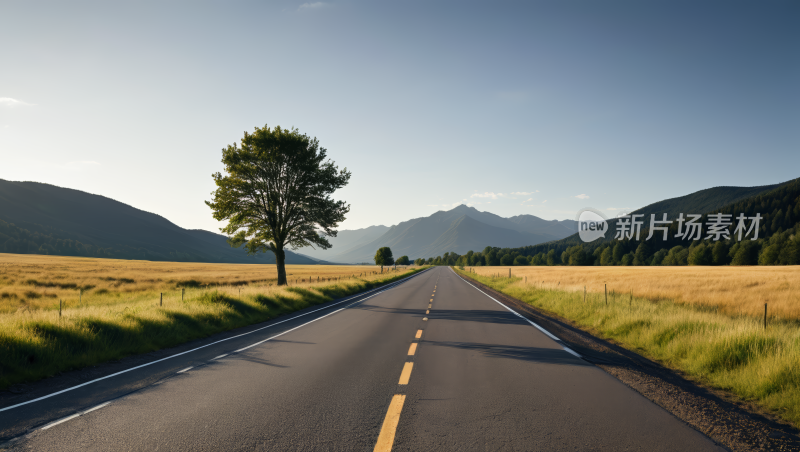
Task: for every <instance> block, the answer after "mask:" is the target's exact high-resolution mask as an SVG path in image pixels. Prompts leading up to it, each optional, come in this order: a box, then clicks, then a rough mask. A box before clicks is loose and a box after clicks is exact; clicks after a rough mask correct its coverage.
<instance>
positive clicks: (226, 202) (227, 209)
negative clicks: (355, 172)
mask: <svg viewBox="0 0 800 452" xmlns="http://www.w3.org/2000/svg"><path fill="white" fill-rule="evenodd" d="M326 157H327V150H326V149H325V148H321V147H320V146H319V141H318V140H317V139H316V138H309V136H308V135H305V134H301V133H300V132H299V131H298V130H297V129H291V130H290V129H282V128H281V127H280V126H277V127H275V128H273V129H270V128H269V127H268V126H266V125H265V126H264V127H261V128H258V127H257V128H256V129H255V131H254V132H253V133H247V132H245V133H244V138H242V140H241V145H238V144H237V143H234V144H232V145H229V146H227V147H226V148H224V149H223V150H222V163H223V164H224V165H225V173H226V174H224V175H223V174H221V173H215V174H214V175H213V177H214V182H215V183H216V185H217V189H216V190H215V191H214V192H212V200H211V201H206V204H207V205H208V206H209V207H211V209H212V210H213V212H214V218H215V219H216V220H219V221H227V222H228V225H227V226H225V227H224V228H221V229H220V230H221V231H222V232H224V233H226V234H228V235H229V236H230V239H229V243H230V244H231V245H232V246H235V247H239V246H242V245H244V247H245V249H246V250H247V252H248V253H250V254H255V253H257V252H266V251H267V250H269V251H272V252H273V253H275V258H276V261H277V267H278V285H284V284H286V267H285V258H286V256H285V252H284V247H286V246H289V247H290V248H292V249H296V248H300V247H304V246H312V245H316V246H319V247H320V248H322V249H328V248H330V247H331V244H330V242H328V240H327V238H326V236H331V237H336V228H337V227H338V225H339V223H340V222H341V221H343V220H344V219H345V214H347V212H349V211H350V206H349V205H348V204H346V203H345V202H344V201H335V200H333V199H331V197H330V195H331V194H332V193H333V192H334V191H336V190H337V189H339V188H342V187H344V186H345V185H347V183H348V181H349V180H350V172H348V171H347V168H345V169H342V170H339V168H338V167H337V166H336V165H335V164H334V162H332V161H330V160H326ZM318 231H321V232H322V234H320V233H319V232H318Z"/></svg>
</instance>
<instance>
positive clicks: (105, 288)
mask: <svg viewBox="0 0 800 452" xmlns="http://www.w3.org/2000/svg"><path fill="white" fill-rule="evenodd" d="M286 269H287V274H288V279H289V287H285V286H284V287H278V286H276V285H275V283H276V280H277V272H276V268H275V265H239V264H198V263H175V262H149V261H128V260H113V259H91V258H74V257H56V256H36V255H14V254H0V389H4V388H7V387H8V386H10V385H12V384H15V383H21V382H26V381H33V380H36V379H40V378H43V377H46V376H49V375H54V374H56V373H58V372H61V371H65V370H69V369H74V368H80V367H84V366H89V365H93V364H97V363H99V362H103V361H107V360H112V359H119V358H121V357H123V356H126V355H130V354H135V353H145V352H149V351H153V350H157V349H160V348H164V347H170V346H174V345H177V344H180V343H183V342H186V341H189V340H193V339H197V338H201V337H205V336H208V335H211V334H214V333H217V332H221V331H226V330H229V329H233V328H237V327H241V326H245V325H249V324H253V323H257V322H262V321H265V320H269V319H272V318H275V317H278V316H280V315H284V314H287V313H290V312H294V311H296V310H299V309H303V308H306V307H309V306H312V305H315V304H319V303H324V302H326V301H330V300H332V299H335V298H339V297H343V296H346V295H349V294H353V293H356V292H359V291H362V290H366V289H370V288H373V287H377V286H379V285H382V284H385V283H387V282H390V281H393V280H396V279H399V278H401V277H402V276H404V275H407V274H409V272H413V271H417V270H419V269H418V268H415V269H398V270H397V271H394V270H389V269H384V273H383V274H381V273H380V269H379V267H374V266H344V265H343V266H323V265H302V266H301V265H288V266H287V267H286ZM162 294H163V305H162V301H161V300H162ZM59 306H61V311H59Z"/></svg>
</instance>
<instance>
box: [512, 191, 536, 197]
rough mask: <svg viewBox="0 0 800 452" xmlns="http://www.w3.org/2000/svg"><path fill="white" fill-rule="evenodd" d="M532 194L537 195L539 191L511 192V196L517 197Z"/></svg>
mask: <svg viewBox="0 0 800 452" xmlns="http://www.w3.org/2000/svg"><path fill="white" fill-rule="evenodd" d="M534 193H539V190H536V191H515V192H513V193H511V194H512V195H519V196H529V195H532V194H534Z"/></svg>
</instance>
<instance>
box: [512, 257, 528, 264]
mask: <svg viewBox="0 0 800 452" xmlns="http://www.w3.org/2000/svg"><path fill="white" fill-rule="evenodd" d="M514 265H528V258H526V257H525V256H517V257H515V258H514Z"/></svg>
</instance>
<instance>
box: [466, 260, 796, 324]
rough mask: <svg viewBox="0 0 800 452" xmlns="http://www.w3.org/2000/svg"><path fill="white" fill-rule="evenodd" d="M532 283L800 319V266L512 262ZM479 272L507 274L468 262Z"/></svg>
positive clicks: (516, 271) (731, 312) (518, 274)
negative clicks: (537, 264)
mask: <svg viewBox="0 0 800 452" xmlns="http://www.w3.org/2000/svg"><path fill="white" fill-rule="evenodd" d="M510 269H511V274H512V276H515V277H520V278H522V279H523V281H525V278H527V283H528V285H530V286H533V287H540V288H551V289H556V288H558V289H561V290H567V291H579V292H581V293H582V292H583V288H584V286H586V290H587V291H588V292H590V293H600V292H603V291H604V286H603V284H604V283H607V284H608V290H609V293H612V292H613V293H614V296H622V295H623V294H624V295H626V296H627V295H629V294H630V293H631V291H632V292H633V296H634V297H641V298H647V299H649V300H670V301H674V302H676V303H679V304H687V305H691V306H695V307H704V308H710V309H715V310H718V311H719V312H722V313H725V314H729V315H749V316H755V317H761V316H763V315H764V303H767V304H768V308H769V315H770V316H771V317H772V318H786V319H800V267H798V266H769V267H767V266H762V267H735V266H724V267H695V266H692V267H560V266H559V267H510ZM469 271H474V272H476V273H477V274H478V275H482V276H488V275H500V276H507V275H508V271H509V267H470V269H469Z"/></svg>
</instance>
